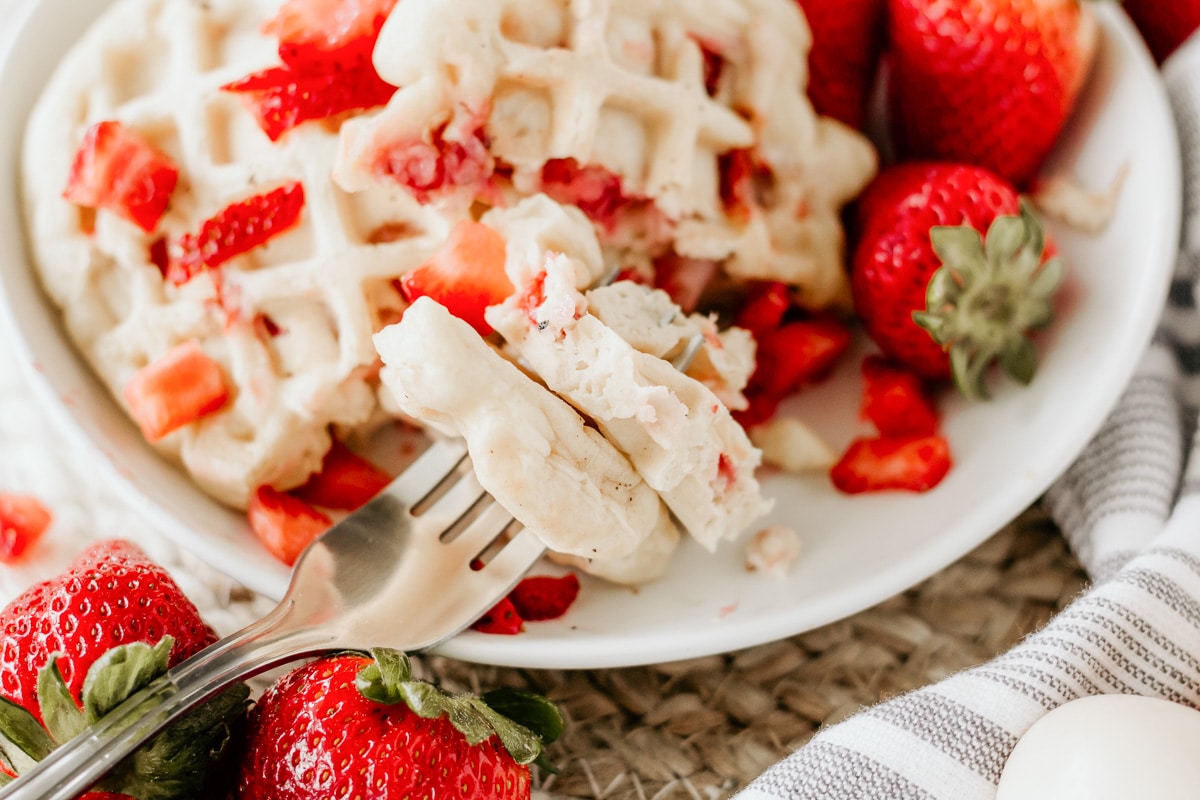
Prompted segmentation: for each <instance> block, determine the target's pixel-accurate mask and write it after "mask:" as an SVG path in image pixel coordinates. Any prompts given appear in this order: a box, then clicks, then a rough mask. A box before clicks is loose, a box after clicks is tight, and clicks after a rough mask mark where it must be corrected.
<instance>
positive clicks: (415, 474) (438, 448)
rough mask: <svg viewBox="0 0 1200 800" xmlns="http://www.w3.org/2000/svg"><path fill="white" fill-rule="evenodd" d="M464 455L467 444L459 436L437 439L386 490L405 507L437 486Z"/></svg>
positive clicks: (465, 455)
mask: <svg viewBox="0 0 1200 800" xmlns="http://www.w3.org/2000/svg"><path fill="white" fill-rule="evenodd" d="M466 457H467V446H466V443H465V442H463V441H462V440H461V439H439V440H437V441H435V442H434V443H433V444H431V445H430V446H429V447H428V448H426V449H425V452H423V453H421V455H420V456H419V457H418V458H417V459H416V460H415V461H414V462H413V463H412V464H410V465H409V466H408V467H407V468H405V470H404V472H402V473H400V475H399V476H398V477H397V478H396V479H395V480H394V481H392V484H391V486H389V487H388V488H387V492H388V494H390V495H392V496H393V497H395V498H396V499H398V500H399V501H400V502H401V503H403V504H404V507H405V508H412V507H413V506H415V505H416V504H417V503H419V502H421V501H422V500H424V499H425V498H426V497H427V496H428V495H429V493H430V492H432V491H433V490H434V489H436V488H437V487H438V485H440V484H441V483H442V481H444V480H445V479H446V476H448V475H450V473H451V472H452V471H453V470H454V468H455V467H457V466H458V464H459V463H461V462H462V460H463V459H464V458H466Z"/></svg>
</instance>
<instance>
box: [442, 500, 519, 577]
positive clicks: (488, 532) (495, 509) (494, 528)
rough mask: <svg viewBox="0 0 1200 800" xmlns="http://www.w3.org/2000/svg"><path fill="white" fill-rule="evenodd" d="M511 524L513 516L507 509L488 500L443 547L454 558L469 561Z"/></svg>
mask: <svg viewBox="0 0 1200 800" xmlns="http://www.w3.org/2000/svg"><path fill="white" fill-rule="evenodd" d="M512 522H513V516H512V514H510V513H508V510H507V509H505V508H504V507H503V506H502V505H500V504H499V503H497V502H495V501H494V500H489V502H488V504H487V506H486V507H485V508H483V509H482V510H481V511H480V512H479V514H478V515H477V516H476V517H475V519H473V520H471V521H470V523H468V524H467V525H466V526H464V527H463V529H462V530H461V531H458V532H457V533H456V535H455V536H454V538H453V539H451V540H449V541H448V542H447V543H446V545H445V546H446V547H447V548H448V550H449V552H450V553H452V554H453V557H454V558H457V559H459V560H461V561H464V562H466V561H469V560H470V559H473V558H475V556H477V555H479V554H480V553H482V552H483V551H484V550H485V549H486V548H487V546H488V545H489V544H491V543H492V542H493V541H495V540H496V537H497V536H499V535H500V534H502V533H504V530H505V528H507V527H508V526H509V525H511V524H512Z"/></svg>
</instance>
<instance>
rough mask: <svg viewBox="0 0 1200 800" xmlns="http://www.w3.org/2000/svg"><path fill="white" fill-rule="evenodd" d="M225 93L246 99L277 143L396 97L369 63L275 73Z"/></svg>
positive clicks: (313, 64)
mask: <svg viewBox="0 0 1200 800" xmlns="http://www.w3.org/2000/svg"><path fill="white" fill-rule="evenodd" d="M221 88H222V89H223V90H224V91H227V92H233V93H235V94H242V95H245V97H244V101H245V106H246V108H247V109H248V110H249V111H250V113H251V114H253V115H254V118H255V119H256V120H257V121H258V126H259V127H260V128H262V131H263V133H265V134H266V135H267V138H269V139H270V140H271V141H273V142H274V141H278V140H279V137H281V136H283V134H284V133H286V132H287V131H289V130H291V129H292V128H294V127H296V126H297V125H299V124H301V123H303V122H309V121H310V120H319V119H328V118H330V117H335V116H337V115H339V114H344V113H346V112H348V111H357V110H360V109H366V108H374V107H375V106H380V105H383V104H384V103H386V102H387V101H388V100H389V99H391V97H392V95H393V94H395V92H396V87H395V86H392V85H391V84H390V83H387V82H386V81H384V80H383V79H382V78H380V77H379V75H378V74H377V73H376V72H375V67H374V66H372V64H371V62H370V61H363V60H356V59H354V58H351V59H350V60H348V61H347V62H344V63H340V64H338V65H337V66H335V67H330V66H327V65H323V64H322V63H321V62H316V61H307V62H304V63H303V64H301V65H298V66H293V65H291V64H284V65H282V66H279V67H270V68H268V69H265V70H262V71H261V72H255V73H252V74H250V75H247V76H246V77H245V78H242V79H240V80H236V81H233V82H231V83H227V84H225V85H224V86H222V87H221Z"/></svg>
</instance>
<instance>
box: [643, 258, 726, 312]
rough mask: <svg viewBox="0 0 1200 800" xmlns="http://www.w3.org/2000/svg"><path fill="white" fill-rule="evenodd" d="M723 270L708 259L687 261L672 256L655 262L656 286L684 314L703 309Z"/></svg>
mask: <svg viewBox="0 0 1200 800" xmlns="http://www.w3.org/2000/svg"><path fill="white" fill-rule="evenodd" d="M719 269H720V266H719V265H718V264H717V262H716V261H712V260H710V259H706V258H686V257H684V256H679V255H675V254H674V253H669V254H667V255H665V256H663V257H661V258H658V259H655V261H654V286H655V288H657V289H662V290H663V291H664V292H666V293H667V294H669V295H670V296H671V299H672V300H674V301H675V303H676V305H678V306H679V307H680V308H681V309H682V310H683V312H684V313H686V314H690V313H692V312H693V311H695V310H696V306H698V305H700V298H701V296H703V294H704V290H705V289H707V288H708V285H709V284H710V283H712V280H713V278H715V277H716V276H717V271H718V270H719Z"/></svg>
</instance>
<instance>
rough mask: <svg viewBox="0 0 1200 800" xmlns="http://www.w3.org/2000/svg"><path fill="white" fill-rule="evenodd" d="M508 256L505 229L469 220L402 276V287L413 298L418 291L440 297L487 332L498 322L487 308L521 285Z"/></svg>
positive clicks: (443, 301)
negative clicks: (507, 268) (510, 271)
mask: <svg viewBox="0 0 1200 800" xmlns="http://www.w3.org/2000/svg"><path fill="white" fill-rule="evenodd" d="M504 259H505V244H504V237H503V236H501V235H500V233H499V232H497V231H496V230H495V229H493V228H489V227H488V226H487V225H484V224H483V223H482V222H474V221H472V220H463V221H461V222H459V223H458V224H457V225H455V226H454V229H453V230H452V231H451V232H450V236H449V237H448V238H447V239H446V242H445V244H443V245H442V248H441V249H440V250H438V251H437V253H435V254H434V255H433V257H432V258H430V259H429V260H428V261H426V262H425V263H424V264H422V265H421V266H419V267H417V268H415V269H413V270H411V271H409V272H408V273H406V274H405V275H404V277H402V278H401V279H400V289H401V291H403V292H404V297H405V299H406V300H408V302H410V303H412V302H413V301H415V300H416V299H417V298H418V297H429V298H431V299H433V300H436V301H437V302H439V303H441V304H442V305H443V306H445V307H446V309H447V310H448V311H449V312H450V313H451V314H453V315H454V316H456V317H458V318H459V319H462V320H464V321H466V322H469V323H470V324H471V327H473V328H474V329H475V330H477V331H479V334H480V335H481V336H486V335H488V334H489V333H491V332H492V326H491V325H489V324H488V323H487V320H485V319H484V316H483V312H484V311H485V310H486V309H487V307H488V306H493V305H496V304H497V303H501V302H503V301H504V300H505V298H507V297H508V296H509V295H511V294H512V293H513V292H514V291H516V289H515V287H514V286H513V285H512V282H511V281H509V279H508V275H507V274H506V273H505V272H504Z"/></svg>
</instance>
